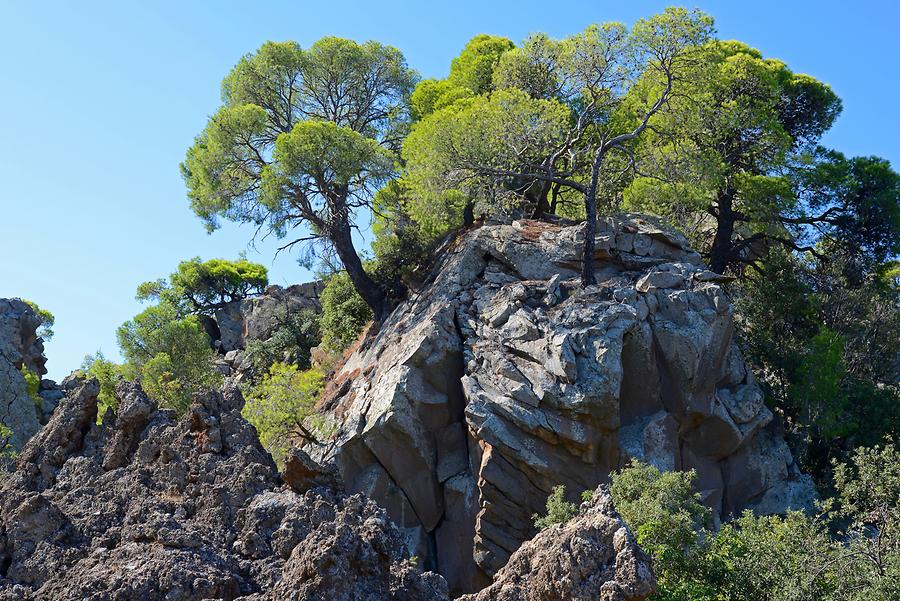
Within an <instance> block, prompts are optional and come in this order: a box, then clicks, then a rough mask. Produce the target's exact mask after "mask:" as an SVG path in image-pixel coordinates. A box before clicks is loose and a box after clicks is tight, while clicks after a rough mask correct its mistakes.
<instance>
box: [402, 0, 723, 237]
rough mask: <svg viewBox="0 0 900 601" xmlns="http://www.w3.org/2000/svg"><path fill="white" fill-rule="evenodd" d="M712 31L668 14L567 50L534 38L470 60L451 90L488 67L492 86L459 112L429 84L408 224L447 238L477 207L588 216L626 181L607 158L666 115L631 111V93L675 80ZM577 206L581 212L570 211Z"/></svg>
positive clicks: (597, 29) (573, 39) (414, 144)
mask: <svg viewBox="0 0 900 601" xmlns="http://www.w3.org/2000/svg"><path fill="white" fill-rule="evenodd" d="M711 27H712V21H711V19H710V18H709V17H707V16H705V15H703V14H701V13H699V12H696V11H693V12H692V11H686V10H683V9H667V10H666V11H665V12H664V13H662V14H659V15H655V16H654V17H652V18H650V19H645V20H640V21H638V22H637V23H636V24H635V26H634V27H633V28H632V29H631V30H628V29H627V28H625V27H624V26H623V25H621V24H619V23H604V24H602V25H592V26H590V27H588V28H587V29H585V31H583V32H581V33H579V34H576V35H572V36H569V37H567V38H565V39H563V40H552V39H550V38H549V37H548V36H546V35H545V34H534V35H532V36H530V37H529V38H528V39H526V40H525V42H524V43H523V44H522V46H521V47H519V48H513V47H512V45H511V44H504V45H503V46H502V52H493V53H485V55H481V54H478V53H476V52H475V51H474V50H473V51H472V52H464V53H463V55H462V56H461V57H460V58H459V59H457V61H455V62H454V70H451V76H450V77H449V78H448V80H447V81H448V82H450V83H451V84H452V83H453V82H457V81H463V80H464V79H465V78H454V74H455V73H457V72H459V73H462V72H464V71H465V69H463V67H462V65H467V64H469V63H471V64H478V65H479V67H478V69H477V70H478V71H479V72H482V71H484V72H486V71H487V68H488V66H490V67H491V69H492V72H491V74H490V85H488V83H487V80H488V78H487V76H486V75H485V76H484V77H480V76H479V78H478V79H479V80H480V81H483V82H484V83H480V84H478V85H476V86H474V87H472V86H468V89H470V90H471V91H473V92H474V93H475V96H473V97H466V96H465V95H461V96H458V97H456V96H454V100H453V101H452V102H450V101H444V100H443V99H444V98H445V97H448V96H449V94H450V91H451V90H452V88H451V87H447V85H439V84H438V83H437V82H431V83H428V84H424V85H423V87H422V90H421V92H420V93H419V94H418V96H419V98H418V100H420V102H419V105H418V108H417V109H416V111H417V116H418V118H419V120H418V122H417V123H416V124H415V125H414V127H413V130H412V132H411V134H410V136H409V137H408V138H407V140H406V143H405V144H404V149H403V158H404V160H405V161H406V167H407V169H406V172H405V173H404V179H405V180H406V182H407V184H408V185H409V186H410V188H411V190H412V192H413V193H412V195H411V200H412V202H411V203H410V205H409V214H410V216H411V217H412V218H413V219H414V220H416V221H417V222H419V223H421V224H422V226H423V229H425V230H428V229H436V228H443V229H445V230H447V229H455V228H457V227H459V224H460V222H461V220H460V214H461V212H462V209H463V208H469V205H470V204H471V203H473V202H474V204H475V209H476V212H477V213H480V214H482V215H485V214H492V213H494V212H499V213H501V214H503V213H504V212H511V213H512V214H514V215H515V214H518V213H521V212H522V211H525V210H530V211H531V212H532V213H533V214H535V215H538V216H539V215H542V214H544V213H556V214H564V213H565V214H569V215H572V216H575V217H581V216H582V215H586V214H587V207H588V206H591V207H594V208H595V206H596V198H597V194H598V190H601V189H602V190H601V191H605V189H606V188H605V186H606V185H607V184H606V182H605V181H601V180H605V178H608V177H610V176H609V174H610V173H619V172H621V173H623V174H624V173H625V172H627V171H628V169H627V160H626V161H625V163H626V168H625V169H624V170H623V169H621V167H622V165H620V164H619V163H621V162H622V161H623V159H622V157H618V156H612V155H610V157H607V154H608V153H609V151H610V149H612V148H617V149H619V148H620V147H623V145H625V144H626V143H627V142H628V141H629V140H631V139H632V138H633V137H635V136H637V135H639V134H640V132H641V131H642V130H643V128H644V127H646V126H647V123H646V122H645V123H644V124H643V125H641V118H642V117H646V119H647V120H649V118H650V117H651V116H652V114H653V113H654V112H656V111H658V110H659V109H660V107H661V106H662V105H661V104H660V105H659V106H656V107H655V108H652V109H649V108H648V109H646V110H645V111H643V112H641V113H639V112H636V111H634V110H632V109H634V105H633V104H632V105H631V106H626V107H624V108H623V105H624V99H625V96H624V92H625V91H627V90H629V89H630V88H631V86H632V85H633V84H634V82H635V80H636V79H637V76H638V74H639V73H641V72H642V71H646V72H648V73H650V72H652V73H654V74H655V75H656V76H657V77H668V78H669V80H668V81H670V82H673V81H675V80H676V78H677V77H678V75H679V74H680V72H681V71H682V70H684V69H685V68H686V63H687V62H689V61H690V58H689V57H690V55H691V54H692V51H693V50H694V49H696V48H697V47H698V46H699V45H700V44H702V43H703V42H704V41H705V40H706V39H707V38H708V36H709V35H710V31H711ZM476 41H478V38H476V40H475V41H473V44H472V46H473V49H474V48H478V47H480V46H479V45H478V44H476V43H475V42H476ZM480 43H485V41H484V40H482V41H480V42H479V44H480ZM494 47H496V44H495V45H494ZM476 56H477V57H480V58H478V59H476V58H475V57H476ZM484 57H490V58H484ZM460 85H462V86H463V87H466V86H465V84H460ZM670 92H671V90H669V89H667V90H666V91H665V92H660V94H659V96H665V95H667V94H669V93H670ZM613 154H614V153H613ZM624 156H627V155H624ZM604 162H606V163H608V167H607V165H606V164H605V163H604ZM601 165H603V166H604V168H603V169H601V168H600V166H601ZM617 177H618V176H617ZM614 179H615V178H614ZM576 199H581V200H582V203H583V205H584V207H585V209H584V211H583V212H582V211H579V210H577V209H574V210H573V208H572V205H573V204H574V203H573V201H575V200H576ZM576 206H577V205H576ZM594 208H592V209H591V210H592V211H593V210H594Z"/></svg>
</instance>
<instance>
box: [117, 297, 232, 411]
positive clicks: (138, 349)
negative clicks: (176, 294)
mask: <svg viewBox="0 0 900 601" xmlns="http://www.w3.org/2000/svg"><path fill="white" fill-rule="evenodd" d="M116 335H117V337H118V340H119V346H120V347H121V348H122V354H123V355H124V357H125V359H126V364H125V366H124V367H123V370H122V373H123V375H124V376H125V377H127V378H129V379H137V380H139V381H140V383H141V386H143V388H144V391H145V392H146V393H147V394H148V395H150V396H151V397H152V398H154V399H155V400H156V401H157V402H159V404H160V405H161V406H164V407H169V408H171V409H175V410H176V411H178V412H183V411H184V410H185V409H187V407H188V406H189V405H190V403H191V400H192V398H193V396H194V395H195V394H197V393H199V392H202V391H205V390H211V389H216V388H219V387H220V386H221V384H222V375H221V374H219V373H218V372H217V371H216V369H215V367H214V363H213V361H214V359H215V355H214V353H213V351H212V348H211V347H210V340H209V336H207V334H206V332H204V330H203V326H202V325H201V324H200V320H199V318H198V317H197V316H196V315H188V316H186V317H181V316H180V314H179V311H178V309H177V308H176V307H175V306H174V305H172V304H171V303H168V302H161V303H160V304H158V305H154V306H152V307H148V308H147V309H145V310H144V311H142V312H141V313H139V314H138V315H137V316H135V318H134V319H133V320H131V321H129V322H126V323H125V324H123V325H122V326H121V327H120V328H119V329H118V330H117V332H116Z"/></svg>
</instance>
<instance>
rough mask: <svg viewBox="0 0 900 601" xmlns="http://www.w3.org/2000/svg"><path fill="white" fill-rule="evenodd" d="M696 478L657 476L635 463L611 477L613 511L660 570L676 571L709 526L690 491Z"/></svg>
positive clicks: (685, 474) (689, 475)
mask: <svg viewBox="0 0 900 601" xmlns="http://www.w3.org/2000/svg"><path fill="white" fill-rule="evenodd" d="M695 477H696V474H695V473H694V472H693V471H691V472H660V471H659V470H658V469H657V468H655V467H653V466H650V465H645V464H642V463H640V462H638V461H637V460H633V461H632V462H631V464H630V465H629V466H628V467H627V468H625V469H623V470H622V471H621V472H619V473H617V474H616V475H615V476H614V477H613V482H612V486H611V488H610V494H612V497H613V501H614V502H615V504H616V509H618V511H619V513H621V514H622V517H623V518H624V519H625V521H626V522H628V524H630V525H631V526H632V528H633V529H634V532H635V536H636V537H637V540H638V543H640V545H641V546H642V547H643V548H644V549H645V550H646V551H648V552H649V553H650V554H651V555H653V557H654V558H656V560H657V562H658V563H659V564H660V565H661V566H663V568H662V569H663V570H668V569H673V570H675V569H679V568H680V566H682V565H683V562H684V561H686V558H687V557H688V556H689V554H690V551H691V548H692V546H693V545H694V543H695V541H696V539H697V537H698V535H699V534H700V533H701V532H702V531H703V530H704V528H706V527H707V526H708V525H709V522H710V511H709V509H708V508H707V507H706V506H704V505H703V504H702V503H701V502H700V496H699V495H698V494H696V493H695V492H694V491H693V488H692V484H693V481H694V478H695Z"/></svg>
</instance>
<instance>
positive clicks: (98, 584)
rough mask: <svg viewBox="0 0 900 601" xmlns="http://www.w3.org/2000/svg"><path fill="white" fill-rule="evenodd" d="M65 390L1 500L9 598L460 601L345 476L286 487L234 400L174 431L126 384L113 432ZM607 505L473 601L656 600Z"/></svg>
mask: <svg viewBox="0 0 900 601" xmlns="http://www.w3.org/2000/svg"><path fill="white" fill-rule="evenodd" d="M62 389H63V390H64V391H65V393H66V396H65V398H64V399H63V400H62V402H61V404H60V406H59V408H58V409H57V411H56V412H55V413H54V415H53V417H52V419H51V420H50V422H49V423H48V424H47V425H46V426H45V427H44V428H43V429H42V430H40V431H39V432H38V433H37V434H36V435H35V436H34V437H33V438H32V439H31V441H29V442H28V444H27V445H26V446H25V448H24V449H23V451H22V453H21V454H20V456H19V458H18V465H17V470H16V471H15V472H14V473H13V474H12V475H11V476H10V477H9V479H8V480H7V481H6V482H5V483H3V485H2V487H0V600H2V601H12V600H13V599H15V600H17V601H19V600H26V601H29V600H48V601H49V600H54V601H57V600H59V599H86V600H91V601H112V600H126V599H144V600H148V601H156V600H165V601H181V600H184V601H187V600H194V599H209V600H221V601H226V600H227V601H233V600H240V601H288V600H296V601H300V600H303V601H325V600H328V601H384V600H391V599H393V600H397V601H400V600H403V601H426V600H427V601H449V598H450V597H449V596H448V592H447V583H446V581H445V580H444V579H443V577H441V576H440V575H438V574H435V573H432V572H423V571H422V569H421V564H418V565H417V562H416V561H415V559H414V558H412V557H410V555H409V553H408V550H407V545H406V541H405V539H404V537H403V536H402V533H401V531H400V530H398V529H397V527H396V526H395V525H393V524H392V523H391V521H390V520H389V519H388V517H387V516H386V514H385V512H384V511H383V510H382V509H381V508H379V507H378V506H377V505H375V503H373V502H372V501H371V500H369V499H367V498H366V497H364V496H363V495H360V494H349V495H348V494H344V493H342V492H340V491H338V490H336V487H339V485H340V484H339V482H337V481H336V480H335V476H336V474H335V473H334V472H333V470H331V469H329V468H327V467H321V466H319V465H317V464H316V463H314V462H313V461H312V460H311V459H310V458H309V457H308V456H307V455H306V454H304V453H303V452H302V451H299V450H294V451H293V452H292V453H291V454H290V455H289V457H288V459H287V460H286V466H285V471H284V477H283V480H282V479H281V477H280V476H279V475H278V474H277V472H276V470H275V466H274V464H273V463H272V460H271V458H270V457H269V455H268V454H267V453H266V452H265V451H264V450H263V449H262V448H261V447H260V445H259V442H258V440H257V437H256V433H255V432H254V431H253V428H252V427H251V426H250V425H249V424H248V423H247V422H246V421H244V420H243V418H241V416H240V409H241V406H242V399H241V396H240V393H239V392H238V391H237V390H236V389H235V388H233V387H228V386H226V388H225V390H224V391H223V392H221V393H217V392H211V393H209V394H207V395H205V396H203V397H202V398H199V399H198V400H197V402H196V403H195V404H194V405H192V406H191V408H190V409H189V410H188V411H187V413H186V414H185V415H184V416H182V417H181V418H176V416H175V415H174V414H173V412H172V411H169V410H163V409H159V408H157V406H156V404H155V403H154V402H153V401H152V400H151V399H149V398H147V396H146V395H145V394H144V393H143V392H142V391H141V390H140V388H139V387H138V386H136V385H134V384H131V383H128V382H121V383H120V384H119V386H118V389H117V396H118V397H119V412H118V414H115V412H112V411H110V412H108V413H107V414H106V416H105V417H104V420H103V423H102V425H98V424H97V423H96V417H97V395H98V393H99V388H98V385H97V382H96V380H89V381H86V380H84V379H82V378H77V377H72V378H68V379H66V380H65V381H64V382H63V384H62ZM283 482H284V483H286V485H285V484H284V483H283ZM596 499H597V501H596V502H592V503H588V504H585V505H584V506H583V507H582V512H581V514H580V515H579V516H578V517H577V518H575V519H574V520H573V521H572V522H570V523H568V524H566V525H563V526H556V527H552V528H549V529H548V530H546V531H545V532H543V533H542V534H541V535H540V536H538V537H537V538H535V540H534V541H531V542H529V543H527V544H525V545H523V546H522V548H521V549H520V550H519V552H518V553H517V554H516V555H515V556H514V558H513V561H512V562H510V565H509V566H508V567H507V568H506V569H504V570H501V572H500V573H499V574H498V578H497V582H496V584H495V587H496V591H497V593H496V596H495V595H494V592H493V591H494V589H490V590H489V591H488V592H483V593H481V594H480V595H479V596H477V597H475V596H466V597H464V598H463V599H464V601H482V600H484V599H488V598H491V599H493V598H497V599H504V600H508V601H512V600H522V601H526V600H528V601H531V600H534V601H536V600H538V599H541V600H548V601H550V600H556V599H559V600H562V599H577V600H580V599H585V600H587V599H604V600H609V601H640V600H641V599H644V598H645V597H646V596H647V595H648V594H650V593H651V592H652V591H653V588H654V581H653V577H652V575H651V574H650V572H649V570H648V569H647V559H646V557H645V556H644V555H643V553H642V552H641V550H640V549H639V548H638V547H637V544H636V543H635V541H634V538H633V537H632V536H631V534H630V533H629V532H628V530H627V528H626V527H625V525H624V523H623V522H622V521H621V520H620V519H619V517H618V516H617V515H616V514H615V511H614V509H613V508H612V506H611V504H610V502H609V500H608V497H606V496H604V495H603V494H599V493H598V495H597V496H596ZM549 557H552V558H554V561H553V562H547V561H546V559H547V558H549ZM532 565H534V566H537V565H542V566H544V567H543V568H541V569H531V568H530V567H529V566H532ZM598 595H599V596H598Z"/></svg>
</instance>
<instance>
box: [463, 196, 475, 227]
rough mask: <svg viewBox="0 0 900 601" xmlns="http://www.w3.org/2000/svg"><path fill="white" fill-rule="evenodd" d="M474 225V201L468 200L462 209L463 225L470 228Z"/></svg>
mask: <svg viewBox="0 0 900 601" xmlns="http://www.w3.org/2000/svg"><path fill="white" fill-rule="evenodd" d="M473 223H475V201H473V200H469V201H468V202H467V203H466V206H465V207H463V225H464V226H470V225H472V224H473Z"/></svg>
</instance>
